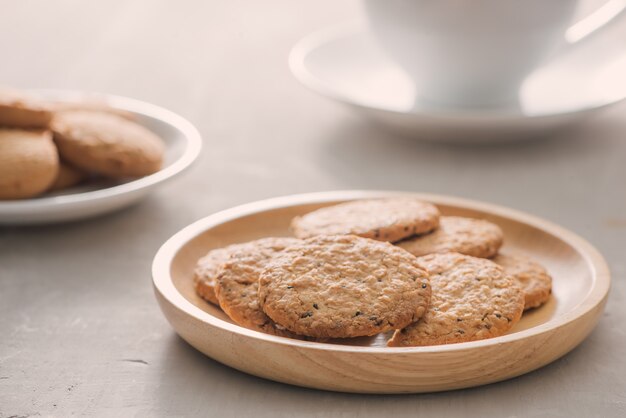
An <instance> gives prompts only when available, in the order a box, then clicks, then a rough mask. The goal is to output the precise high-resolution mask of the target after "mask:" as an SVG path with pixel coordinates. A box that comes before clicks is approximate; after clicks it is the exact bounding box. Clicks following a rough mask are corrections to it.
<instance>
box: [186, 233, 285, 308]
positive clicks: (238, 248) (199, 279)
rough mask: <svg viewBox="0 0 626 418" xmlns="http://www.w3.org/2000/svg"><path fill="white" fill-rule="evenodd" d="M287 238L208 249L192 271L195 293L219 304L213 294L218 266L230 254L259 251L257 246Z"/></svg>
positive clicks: (277, 242) (278, 243) (271, 243)
mask: <svg viewBox="0 0 626 418" xmlns="http://www.w3.org/2000/svg"><path fill="white" fill-rule="evenodd" d="M288 239H289V238H265V239H262V240H257V241H250V242H244V243H240V244H232V245H228V246H226V247H222V248H216V249H214V250H211V251H209V252H208V253H207V254H206V255H205V256H204V257H202V258H200V259H199V260H198V262H197V263H196V268H195V271H194V282H195V288H196V293H197V294H198V295H200V297H202V298H203V299H204V300H206V301H207V302H211V303H213V304H215V305H219V302H218V300H217V296H216V295H215V285H216V282H217V276H218V274H219V272H220V267H222V265H223V264H224V263H226V262H227V261H228V260H229V258H230V256H231V255H232V254H239V255H241V254H254V253H256V252H258V251H259V247H261V248H262V247H264V246H268V245H273V244H276V245H280V244H281V243H284V242H286V241H285V240H288Z"/></svg>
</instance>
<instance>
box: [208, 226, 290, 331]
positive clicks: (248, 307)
mask: <svg viewBox="0 0 626 418" xmlns="http://www.w3.org/2000/svg"><path fill="white" fill-rule="evenodd" d="M298 243H300V240H298V239H295V238H263V239H259V240H256V241H250V242H247V243H244V244H239V245H236V246H231V247H227V248H230V249H228V253H229V254H228V259H227V261H226V262H224V263H222V264H220V266H219V267H218V272H217V277H216V282H215V296H216V298H217V301H218V303H219V305H220V307H221V308H222V310H223V311H224V312H226V314H227V315H228V316H229V317H230V318H231V319H232V320H233V321H234V322H236V323H237V324H239V325H241V326H244V327H246V328H250V329H254V330H256V331H261V332H265V333H267V334H273V335H279V336H285V337H292V338H297V337H296V336H294V335H293V334H292V333H290V332H289V331H287V330H286V329H284V328H283V327H281V326H280V325H277V324H276V323H275V322H274V321H272V320H271V319H270V318H269V317H268V316H267V315H265V313H264V312H263V310H262V309H261V307H260V305H259V297H258V288H259V275H260V274H261V272H262V271H263V269H264V268H265V266H266V265H267V263H268V262H269V261H270V260H272V258H273V257H275V256H276V255H277V254H279V253H280V252H281V251H283V250H284V249H285V248H286V247H289V246H291V245H295V244H298Z"/></svg>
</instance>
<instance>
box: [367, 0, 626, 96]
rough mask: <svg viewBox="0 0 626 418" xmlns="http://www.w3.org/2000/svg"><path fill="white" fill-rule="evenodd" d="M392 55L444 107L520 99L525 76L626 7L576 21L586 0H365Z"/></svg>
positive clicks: (613, 1) (619, 3)
mask: <svg viewBox="0 0 626 418" xmlns="http://www.w3.org/2000/svg"><path fill="white" fill-rule="evenodd" d="M363 3H364V8H365V11H366V15H367V17H368V21H369V25H370V28H371V31H372V33H373V34H374V36H375V38H376V39H377V40H378V41H379V43H380V45H381V46H382V47H383V49H384V50H385V52H386V53H387V54H388V55H389V56H390V58H391V59H392V60H393V61H395V62H396V63H397V64H398V65H399V66H400V67H402V68H403V69H404V70H405V71H406V73H407V74H408V75H409V76H410V77H411V78H412V79H413V80H414V81H415V84H416V90H417V96H418V97H419V100H420V101H422V102H427V103H429V104H431V105H434V106H441V107H446V108H450V107H457V108H458V107H460V108H467V107H479V108H485V107H487V108H499V107H503V106H507V105H515V103H517V101H518V96H519V89H520V86H521V85H522V82H523V80H524V79H525V78H526V77H527V76H528V75H529V74H530V73H531V72H532V71H533V70H534V69H536V68H538V67H539V66H540V65H541V64H542V63H543V62H545V61H546V60H548V59H549V58H551V57H553V56H555V55H556V54H559V53H563V52H565V50H567V49H570V48H572V47H573V46H575V45H577V44H579V43H580V42H581V41H582V40H583V39H587V38H589V36H590V35H591V34H592V33H596V32H598V31H599V29H601V28H603V27H606V26H607V24H608V23H609V22H611V21H616V20H617V19H616V18H617V17H618V16H619V15H621V14H623V13H624V10H625V9H626V0H609V1H608V2H607V3H605V4H604V5H603V6H601V7H600V8H599V9H597V10H596V11H595V12H593V13H592V14H591V15H589V16H587V17H586V18H584V19H583V20H581V21H580V22H578V23H573V21H574V15H575V12H576V9H577V7H578V5H579V3H580V0H550V1H546V0H471V1H470V0H363Z"/></svg>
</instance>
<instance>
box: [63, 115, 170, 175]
mask: <svg viewBox="0 0 626 418" xmlns="http://www.w3.org/2000/svg"><path fill="white" fill-rule="evenodd" d="M51 126H52V130H53V131H54V141H55V142H56V144H57V146H58V147H59V154H60V155H61V157H62V158H63V159H64V160H66V161H68V162H69V163H70V164H72V165H74V166H76V167H78V168H79V169H82V170H85V171H89V172H94V173H97V174H102V175H104V176H107V177H113V178H124V177H141V176H146V175H148V174H152V173H155V172H157V171H159V169H160V168H161V164H162V163H163V153H164V149H165V147H164V145H163V141H162V140H161V139H160V138H159V137H158V136H156V135H155V134H154V133H152V132H150V131H149V130H148V129H146V128H144V127H143V126H141V125H139V124H137V123H135V122H132V121H129V120H127V119H124V118H122V117H120V116H117V115H114V114H111V113H105V112H94V111H87V110H74V111H64V112H59V113H56V114H55V116H54V119H53V120H52V123H51Z"/></svg>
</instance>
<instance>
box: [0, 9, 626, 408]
mask: <svg viewBox="0 0 626 418" xmlns="http://www.w3.org/2000/svg"><path fill="white" fill-rule="evenodd" d="M358 12H359V5H358V3H356V2H355V1H346V2H336V1H329V0H324V1H321V0H320V1H314V2H313V1H311V2H303V1H300V2H296V1H287V0H284V1H269V0H267V1H263V2H260V1H242V0H237V1H235V0H231V1H228V2H226V1H222V2H218V1H211V2H201V1H195V2H192V1H147V0H143V1H141V0H132V1H121V0H116V1H101V2H95V1H90V2H86V1H54V2H52V1H39V2H35V1H8V0H4V1H0V57H2V61H1V62H2V63H1V65H0V82H1V83H5V84H10V85H14V86H18V87H33V88H68V89H83V90H94V91H102V92H109V93H114V94H120V95H126V96H130V97H135V98H138V99H142V100H146V101H149V102H154V103H156V104H159V105H162V106H165V107H167V108H170V109H172V110H173V111H175V112H178V113H180V114H182V115H184V116H185V117H187V118H189V119H190V120H191V121H192V122H193V123H194V124H195V125H196V126H197V127H198V128H199V130H200V131H201V133H202V134H203V137H204V141H205V149H204V152H203V154H202V157H201V158H200V161H199V163H198V164H197V165H196V166H195V167H194V168H193V169H192V170H191V171H190V172H189V173H188V174H187V175H185V176H184V177H182V178H180V179H178V180H177V181H175V182H173V183H171V184H169V185H167V186H166V187H164V188H163V189H161V190H160V191H158V192H157V193H155V194H154V196H152V197H151V198H149V199H148V200H147V201H145V202H143V203H141V204H139V205H137V206H134V207H132V208H129V209H127V210H124V211H122V212H119V213H116V214H112V215H109V216H105V217H101V218H98V219H94V220H90V221H84V222H78V223H71V224H66V225H58V226H47V227H29V228H2V229H0V417H2V418H6V417H11V416H20V417H25V416H59V417H67V416H73V415H89V416H111V417H121V416H124V417H126V416H140V417H143V416H194V415H195V416H219V417H244V416H255V417H259V418H261V417H292V416H319V417H322V416H323V417H326V416H341V417H348V416H362V417H377V416H398V417H400V416H446V417H453V416H475V417H486V416H494V417H501V416H518V417H519V416H551V417H552V416H568V417H569V416H580V417H593V416H598V417H608V416H615V417H618V416H626V360H625V354H626V331H625V327H624V323H626V303H625V302H626V261H625V257H626V255H625V253H624V251H625V247H626V193H625V184H626V141H625V138H624V137H625V135H626V106H625V105H621V106H617V107H614V108H612V109H610V110H609V111H607V112H605V113H603V114H602V115H601V116H600V117H598V118H597V119H595V120H593V121H591V122H590V123H587V124H585V125H584V126H582V127H580V128H578V129H577V130H575V131H573V132H569V133H565V134H562V135H559V136H558V137H556V138H553V139H551V140H546V141H535V142H527V143H516V144H506V145H504V144H503V145H482V146H450V145H435V144H424V143H417V142H414V141H411V140H408V139H401V138H397V137H394V136H392V135H390V134H388V133H386V132H384V131H381V130H378V129H376V128H374V127H372V126H370V125H369V124H368V123H366V122H364V121H363V120H361V119H359V118H357V117H356V116H354V115H352V114H351V113H350V112H349V111H348V110H346V109H344V108H343V107H340V106H339V105H336V104H333V103H331V102H329V101H326V100H324V99H322V98H319V97H317V96H316V95H314V94H312V93H310V92H308V91H306V90H305V89H304V88H303V87H301V86H300V85H299V84H298V83H297V82H296V81H295V80H294V79H293V78H292V77H291V75H290V73H289V70H288V67H287V63H286V57H287V54H288V51H289V49H290V47H291V46H292V45H293V44H294V43H295V42H296V41H297V40H298V39H299V38H301V37H302V36H304V35H306V34H308V33H309V32H311V31H313V30H315V29H317V28H319V27H323V26H325V25H328V24H332V23H335V22H340V21H342V20H345V19H348V18H351V17H352V16H354V14H355V13H358ZM622 39H623V38H622ZM589 63H590V65H592V64H593V59H590V60H589ZM332 189H396V190H409V191H421V192H434V193H441V194H450V195H457V196H462V197H468V198H472V199H479V200H485V201H489V202H493V203H497V204H501V205H506V206H511V207H514V208H517V209H520V210H524V211H528V212H530V213H532V214H535V215H538V216H541V217H544V218H546V219H549V220H551V221H554V222H557V223H559V224H561V225H563V226H565V227H567V228H570V229H572V230H574V231H576V232H577V233H579V234H581V235H582V236H584V237H586V238H587V239H589V240H590V241H591V242H592V243H593V244H594V245H596V246H597V247H598V248H599V250H600V251H601V252H602V253H603V254H604V255H605V256H606V258H607V260H608V262H609V264H610V267H611V270H612V272H613V288H612V292H611V296H610V300H609V303H608V307H607V311H606V313H605V315H604V317H603V318H602V321H601V322H600V324H599V326H598V327H597V328H596V330H595V331H594V332H593V334H591V336H590V337H589V338H588V339H587V340H586V341H585V342H584V343H583V344H582V345H581V346H580V347H579V348H577V349H576V350H574V351H573V352H572V353H571V354H569V355H568V356H566V357H565V358H563V359H561V360H559V361H556V362H555V363H553V364H551V365H549V366H547V367H545V368H543V369H541V370H539V371H536V372H534V373H531V374H529V375H526V376H523V377H520V378H517V379H514V380H511V381H507V382H503V383H498V384H493V385H490V386H486V387H481V388H475V389H470V390H463V391H456V392H450V393H440V394H429V395H406V396H363V395H349V394H337V393H329V392H320V391H315V390H308V389H301V388H297V387H291V386H287V385H283V384H278V383H273V382H269V381H265V380H262V379H259V378H256V377H251V376H248V375H245V374H243V373H240V372H237V371H235V370H231V369H230V368H228V367H225V366H222V365H221V364H219V363H216V362H214V361H212V360H210V359H208V358H206V357H204V356H203V355H201V354H200V353H198V352H196V351H195V350H194V349H192V348H191V347H190V346H188V345H187V344H186V343H184V342H183V341H182V340H181V339H179V338H178V337H177V336H176V334H175V333H174V332H173V331H172V329H171V328H170V326H169V325H168V323H167V322H166V321H165V319H164V318H163V316H162V315H161V312H160V311H159V308H158V306H157V304H156V302H155V300H154V297H153V294H152V288H151V283H150V263H151V261H152V257H153V255H154V253H155V252H156V250H157V248H158V247H159V246H160V245H161V243H162V242H163V241H164V240H165V239H167V238H168V237H170V236H171V235H172V234H173V233H175V232H176V231H178V230H179V229H180V228H182V227H183V226H185V225H187V224H189V223H190V222H192V221H194V220H196V219H198V218H200V217H203V216H206V215H208V214H210V213H213V212H215V211H217V210H221V209H225V208H228V207H231V206H233V205H237V204H240V203H245V202H250V201H253V200H257V199H262V198H267V197H273V196H278V195H285V194H291V193H301V192H311V191H320V190H332Z"/></svg>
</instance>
